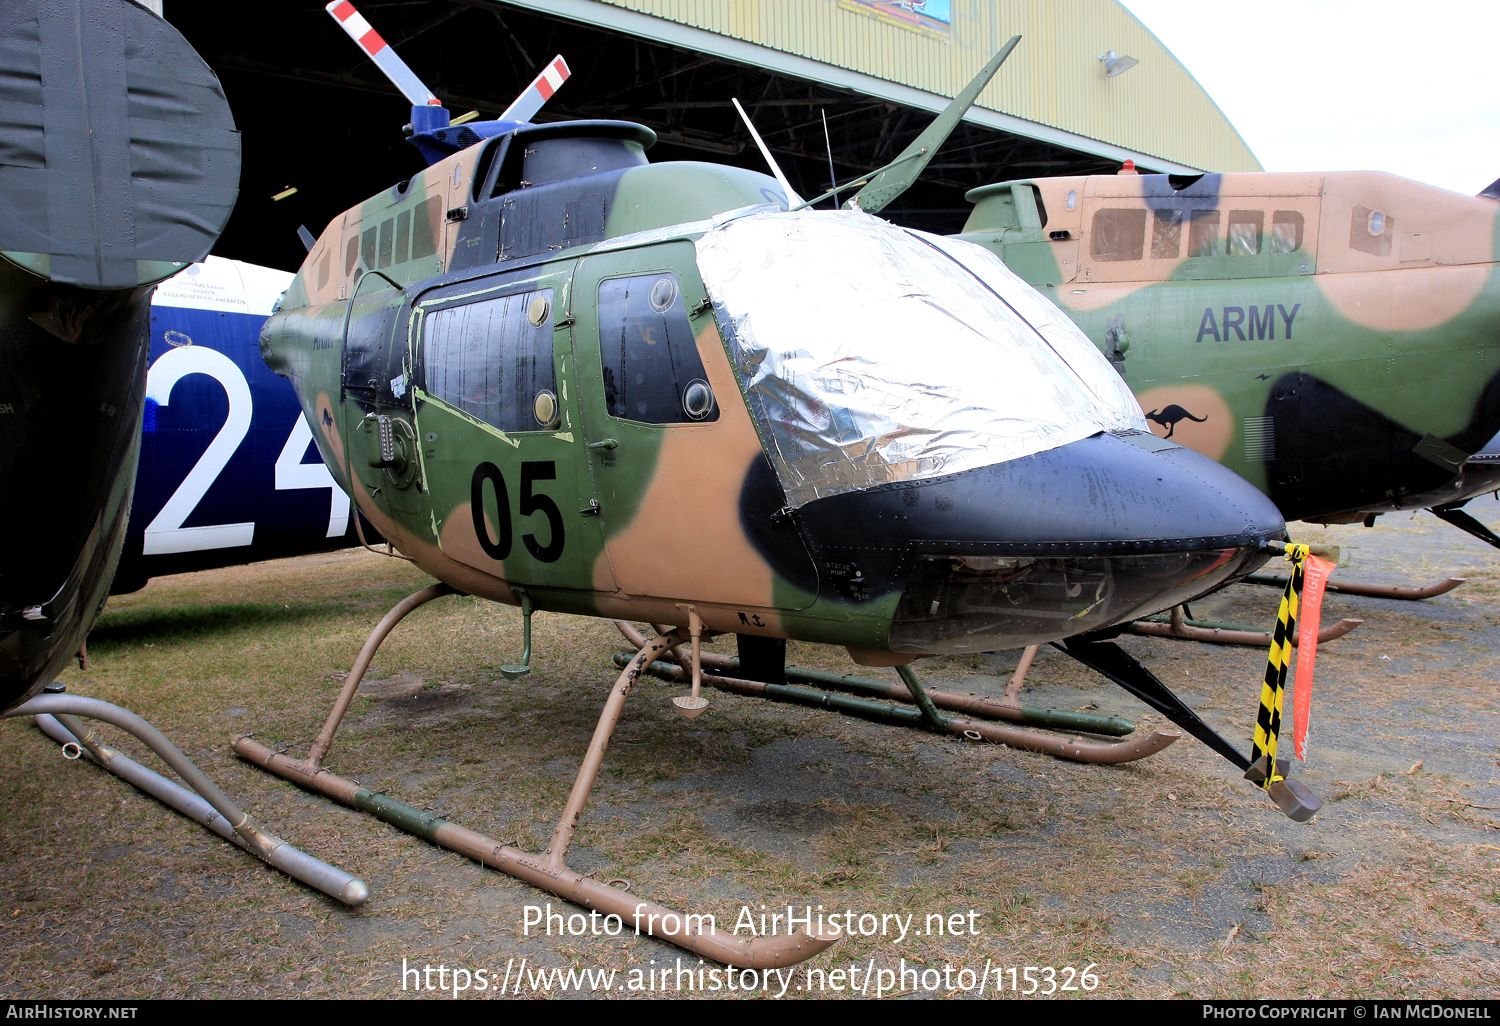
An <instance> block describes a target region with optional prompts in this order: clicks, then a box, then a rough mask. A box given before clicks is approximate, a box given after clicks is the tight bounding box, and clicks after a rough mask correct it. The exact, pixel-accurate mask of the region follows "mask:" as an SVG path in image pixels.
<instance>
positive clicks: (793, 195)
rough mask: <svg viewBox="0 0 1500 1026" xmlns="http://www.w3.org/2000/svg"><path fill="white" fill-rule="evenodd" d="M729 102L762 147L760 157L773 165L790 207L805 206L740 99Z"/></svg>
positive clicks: (756, 142)
mask: <svg viewBox="0 0 1500 1026" xmlns="http://www.w3.org/2000/svg"><path fill="white" fill-rule="evenodd" d="M729 102H730V103H732V104H734V109H735V110H737V111H739V112H740V120H742V121H744V122H745V127H746V128H748V129H750V138H752V139H754V140H755V145H756V146H759V147H760V155H761V156H762V157H765V158H766V163H767V164H770V165H771V174H773V175H775V176H776V181H778V182H780V183H781V190H782V191H783V192H785V193H786V202H787V206H788V207H800V206H802V205H803V203H802V197H801V196H798V195H797V190H796V189H793V188H792V183H791V182H789V181H787V180H786V175H785V174H783V173H782V171H781V165H780V164H778V163H776V158H775V157H773V156H771V150H770V147H768V146H767V145H766V143H765V140H764V139H762V138H761V137H760V133H759V132H757V131H756V130H755V125H754V124H753V123H752V122H751V121H750V115H749V114H746V113H745V108H744V107H741V106H740V101H739V99H738V98H736V97H733V96H731V97H730V98H729Z"/></svg>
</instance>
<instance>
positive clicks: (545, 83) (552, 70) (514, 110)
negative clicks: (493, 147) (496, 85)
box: [500, 54, 573, 121]
mask: <svg viewBox="0 0 1500 1026" xmlns="http://www.w3.org/2000/svg"><path fill="white" fill-rule="evenodd" d="M572 74H573V72H572V71H570V70H569V69H568V62H567V61H565V60H563V56H562V54H558V55H557V56H556V57H554V58H552V60H551V62H549V63H548V65H547V66H546V67H545V68H543V69H542V73H541V74H540V75H538V76H537V77H536V78H534V79H532V80H531V85H529V86H527V87H526V89H525V91H524V92H522V93H521V95H520V96H517V97H516V98H515V101H514V102H513V103H511V105H510V106H509V107H506V108H505V113H504V114H501V115H500V120H501V121H530V120H531V119H532V118H534V117H536V112H537V111H539V110H541V109H542V104H544V103H546V102H547V101H548V100H550V99H552V94H553V93H555V92H557V90H558V89H560V88H561V87H562V84H563V83H564V82H566V81H567V80H568V76H570V75H572Z"/></svg>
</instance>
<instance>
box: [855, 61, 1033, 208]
mask: <svg viewBox="0 0 1500 1026" xmlns="http://www.w3.org/2000/svg"><path fill="white" fill-rule="evenodd" d="M1020 42H1021V37H1020V36H1012V37H1011V39H1010V42H1008V43H1006V44H1005V45H1004V46H1002V47H1001V48H1000V52H999V53H997V54H995V56H993V57H991V58H990V60H989V63H988V64H986V65H985V66H984V67H983V68H982V69H980V72H979V74H978V75H976V76H974V80H973V81H972V82H970V83H969V84H968V85H967V86H965V87H964V90H963V92H961V93H959V94H958V95H957V96H955V97H954V98H953V102H952V103H950V104H948V106H947V107H945V108H944V109H943V112H942V113H941V114H939V115H938V116H937V120H936V121H934V122H933V123H932V124H930V125H928V126H927V130H926V131H924V132H923V133H922V134H921V135H919V136H917V137H916V139H914V140H913V141H912V144H911V145H910V146H908V147H907V148H906V149H905V150H904V151H902V153H901V156H899V157H897V158H896V160H895V161H893V162H892V164H891V165H889V166H888V168H887V170H885V171H882V172H881V173H880V174H878V175H876V176H875V178H874V180H873V181H871V182H870V184H869V185H866V186H865V187H864V188H863V189H861V190H859V192H858V193H856V194H855V195H854V197H853V198H852V199H850V200H849V201H848V202H847V203H845V204H844V205H845V206H846V207H852V206H856V205H857V206H858V207H859V209H861V210H863V211H865V212H866V213H869V214H873V213H876V212H878V211H880V210H883V209H884V208H885V207H886V206H888V205H889V204H890V203H891V202H892V201H893V200H895V199H896V198H897V197H898V196H900V195H901V194H902V193H903V192H905V191H906V190H907V189H909V188H910V187H911V184H912V183H913V182H915V181H916V180H917V177H918V176H919V175H921V173H922V171H923V169H924V168H926V167H927V162H928V161H930V160H931V159H932V158H933V156H934V155H935V154H936V153H937V151H938V147H940V146H942V145H943V143H944V142H945V141H946V140H947V138H948V136H949V135H951V134H952V133H953V130H954V129H955V128H957V127H958V123H959V122H960V121H962V120H963V117H964V115H965V114H967V113H968V112H969V108H970V107H972V106H973V105H974V101H975V100H976V99H978V98H979V94H980V92H981V91H982V90H983V89H984V87H985V86H987V85H989V82H990V79H992V78H994V77H995V72H997V71H999V70H1000V65H1002V64H1004V63H1005V59H1006V58H1007V57H1009V56H1010V54H1011V51H1012V50H1014V49H1015V48H1016V45H1017V44H1018V43H1020Z"/></svg>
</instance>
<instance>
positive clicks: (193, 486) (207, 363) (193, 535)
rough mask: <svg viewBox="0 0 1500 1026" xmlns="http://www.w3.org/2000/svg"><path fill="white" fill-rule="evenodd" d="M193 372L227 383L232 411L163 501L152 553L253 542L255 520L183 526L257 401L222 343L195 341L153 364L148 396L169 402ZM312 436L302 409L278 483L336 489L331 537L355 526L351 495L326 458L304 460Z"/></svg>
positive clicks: (279, 464)
mask: <svg viewBox="0 0 1500 1026" xmlns="http://www.w3.org/2000/svg"><path fill="white" fill-rule="evenodd" d="M189 374H207V375H208V376H209V377H211V378H213V379H214V380H215V381H217V382H218V383H219V384H220V385H222V386H223V387H224V391H225V393H226V394H227V395H228V396H229V415H228V416H227V417H226V418H225V419H224V426H223V427H221V428H219V433H218V434H217V435H215V436H214V440H213V441H212V442H210V443H209V444H208V448H207V449H206V450H204V453H203V455H202V456H200V457H198V462H197V463H195V464H193V469H192V470H189V471H188V474H187V477H185V478H183V480H182V483H181V484H180V485H178V486H177V490H176V491H174V492H173V493H172V495H171V497H170V498H169V499H167V502H166V505H164V506H162V508H161V512H159V513H157V514H156V517H155V519H153V520H152V521H151V523H149V524H147V525H146V536H145V545H144V554H145V555H147V556H160V555H167V554H169V553H174V552H198V551H201V550H203V549H228V548H236V547H238V546H241V545H249V544H250V543H251V541H253V540H254V538H255V523H254V522H253V521H252V522H250V523H243V524H213V525H209V526H204V527H183V526H182V522H183V521H184V520H186V519H187V518H188V517H189V516H190V515H191V514H192V512H193V510H194V509H196V508H197V506H198V503H199V502H201V501H202V500H203V496H204V495H206V494H207V493H208V490H209V488H210V487H212V486H213V483H214V481H216V480H217V479H218V477H219V474H220V473H222V472H223V470H224V468H225V467H226V466H228V465H229V460H230V458H231V457H232V456H234V453H235V450H237V449H238V448H239V447H240V443H241V442H243V441H244V440H245V436H246V435H247V434H249V432H250V415H251V411H252V405H253V399H252V397H251V393H250V385H249V383H248V382H246V381H245V375H244V373H243V372H242V371H241V370H240V369H239V367H237V366H236V365H235V363H234V361H233V360H231V359H230V358H229V357H227V356H225V355H224V354H223V353H221V352H219V351H218V350H216V349H209V348H207V347H205V346H194V345H186V346H181V347H179V348H175V349H170V350H168V351H167V352H165V353H163V354H162V355H161V356H160V357H159V358H158V359H157V361H156V362H155V363H154V364H152V365H151V370H150V372H149V373H148V374H147V375H146V398H147V399H150V400H151V401H153V402H155V403H156V404H157V405H158V406H167V405H169V404H170V402H171V399H172V389H173V387H174V386H175V385H176V384H177V382H178V381H180V380H182V379H183V378H185V377H187V376H188V375H189ZM311 441H312V429H311V428H309V427H308V426H307V420H306V419H305V418H304V417H303V416H302V415H301V414H300V413H299V414H298V415H297V422H296V424H294V425H293V427H292V433H291V435H290V437H288V438H287V440H286V445H285V446H283V447H282V450H281V455H280V456H278V457H277V459H276V489H277V490H278V491H281V490H284V489H302V488H328V489H330V490H331V493H332V494H331V496H330V503H329V511H328V534H327V537H329V538H337V537H339V536H340V535H342V534H343V533H344V531H346V530H347V529H348V527H349V499H348V497H347V496H345V495H344V492H343V490H342V489H340V488H339V486H338V485H337V484H336V483H335V482H334V480H333V475H332V474H330V473H329V472H328V468H327V467H325V466H323V464H321V463H303V462H302V456H303V454H304V453H306V452H307V446H308V443H309V442H311Z"/></svg>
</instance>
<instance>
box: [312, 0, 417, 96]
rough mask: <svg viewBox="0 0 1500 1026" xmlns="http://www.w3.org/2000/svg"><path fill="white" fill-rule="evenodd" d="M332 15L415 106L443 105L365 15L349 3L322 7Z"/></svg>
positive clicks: (344, 0)
mask: <svg viewBox="0 0 1500 1026" xmlns="http://www.w3.org/2000/svg"><path fill="white" fill-rule="evenodd" d="M323 9H324V10H326V11H327V12H328V13H329V14H331V15H332V16H333V20H334V21H336V22H338V23H339V26H340V27H341V28H342V29H343V30H344V31H345V32H347V33H349V38H350V39H352V40H354V41H355V42H356V43H358V44H359V48H360V49H361V50H363V51H364V52H365V53H366V54H367V55H368V56H369V58H370V60H372V61H374V62H375V66H376V67H377V68H379V69H380V70H381V71H383V72H385V77H386V78H388V79H390V80H391V84H392V85H394V86H395V87H396V88H397V89H399V90H401V95H403V96H405V97H406V98H407V100H409V101H410V102H411V105H412V106H413V107H427V106H430V105H437V104H439V103H440V101H439V100H438V98H437V97H436V96H434V95H432V90H431V89H428V88H427V86H426V85H425V84H424V83H423V82H422V80H421V79H420V78H418V77H417V76H416V73H415V72H413V71H412V70H411V68H408V67H407V66H406V62H405V61H403V60H402V59H401V58H400V57H399V56H397V55H396V51H395V50H392V49H391V47H390V44H388V43H387V42H386V41H385V40H384V39H382V38H380V33H379V32H376V31H375V30H374V29H373V28H371V27H370V23H369V22H368V21H366V20H365V16H364V15H363V14H360V13H359V11H357V10H355V8H354V5H353V4H351V3H350V2H349V0H333V2H332V3H330V4H328V5H327V6H325V7H324V8H323Z"/></svg>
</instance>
